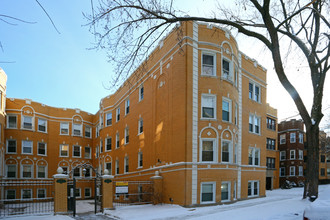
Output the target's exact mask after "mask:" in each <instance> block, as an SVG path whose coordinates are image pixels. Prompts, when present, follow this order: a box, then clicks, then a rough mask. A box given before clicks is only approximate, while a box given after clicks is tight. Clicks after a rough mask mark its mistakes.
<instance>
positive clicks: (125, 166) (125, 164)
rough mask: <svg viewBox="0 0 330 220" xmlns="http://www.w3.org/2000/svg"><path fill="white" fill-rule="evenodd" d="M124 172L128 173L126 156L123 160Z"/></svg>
mask: <svg viewBox="0 0 330 220" xmlns="http://www.w3.org/2000/svg"><path fill="white" fill-rule="evenodd" d="M124 168H125V169H124V171H125V173H128V172H129V162H128V156H126V157H125V158H124Z"/></svg>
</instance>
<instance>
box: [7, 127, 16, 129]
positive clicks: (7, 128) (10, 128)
mask: <svg viewBox="0 0 330 220" xmlns="http://www.w3.org/2000/svg"><path fill="white" fill-rule="evenodd" d="M6 129H17V127H16V128H6Z"/></svg>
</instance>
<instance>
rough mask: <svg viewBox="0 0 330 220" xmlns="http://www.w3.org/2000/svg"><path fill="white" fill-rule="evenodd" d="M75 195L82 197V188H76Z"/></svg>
mask: <svg viewBox="0 0 330 220" xmlns="http://www.w3.org/2000/svg"><path fill="white" fill-rule="evenodd" d="M75 196H76V198H81V188H76V191H75Z"/></svg>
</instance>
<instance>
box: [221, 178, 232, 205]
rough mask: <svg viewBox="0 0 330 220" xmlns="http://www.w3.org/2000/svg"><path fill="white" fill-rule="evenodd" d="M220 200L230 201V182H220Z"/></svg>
mask: <svg viewBox="0 0 330 220" xmlns="http://www.w3.org/2000/svg"><path fill="white" fill-rule="evenodd" d="M221 201H222V202H224V201H230V182H222V183H221Z"/></svg>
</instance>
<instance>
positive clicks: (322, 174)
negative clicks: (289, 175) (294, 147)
mask: <svg viewBox="0 0 330 220" xmlns="http://www.w3.org/2000/svg"><path fill="white" fill-rule="evenodd" d="M299 168H300V167H299ZM320 175H321V176H325V169H324V168H321V170H320ZM299 176H300V175H299Z"/></svg>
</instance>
